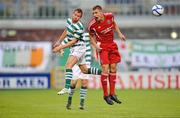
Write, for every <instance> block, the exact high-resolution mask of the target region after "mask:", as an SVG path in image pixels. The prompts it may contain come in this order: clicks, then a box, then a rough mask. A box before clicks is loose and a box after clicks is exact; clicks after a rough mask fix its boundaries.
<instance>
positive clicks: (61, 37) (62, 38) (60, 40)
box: [53, 29, 67, 47]
mask: <svg viewBox="0 0 180 118" xmlns="http://www.w3.org/2000/svg"><path fill="white" fill-rule="evenodd" d="M66 35H67V29H64V31H63V33H62V34H61V36H60V37H59V39H58V40H57V41H56V43H55V44H54V45H53V47H56V46H58V45H60V44H61V42H62V41H63V40H64V39H65V37H66Z"/></svg>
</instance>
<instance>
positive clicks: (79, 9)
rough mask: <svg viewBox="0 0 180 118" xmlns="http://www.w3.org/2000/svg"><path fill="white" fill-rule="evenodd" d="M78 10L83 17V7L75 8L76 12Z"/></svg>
mask: <svg viewBox="0 0 180 118" xmlns="http://www.w3.org/2000/svg"><path fill="white" fill-rule="evenodd" d="M76 11H77V12H78V13H81V17H82V15H83V11H82V9H81V8H77V9H75V10H74V12H76Z"/></svg>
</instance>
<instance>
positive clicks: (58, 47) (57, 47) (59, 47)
mask: <svg viewBox="0 0 180 118" xmlns="http://www.w3.org/2000/svg"><path fill="white" fill-rule="evenodd" d="M61 49H62V45H59V46H56V47H54V48H53V52H54V53H57V52H59V51H60V50H61Z"/></svg>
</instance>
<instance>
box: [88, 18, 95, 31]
mask: <svg viewBox="0 0 180 118" xmlns="http://www.w3.org/2000/svg"><path fill="white" fill-rule="evenodd" d="M95 23H96V20H95V19H94V18H93V19H91V20H90V22H89V24H88V29H90V28H92V27H93V26H94V25H95Z"/></svg>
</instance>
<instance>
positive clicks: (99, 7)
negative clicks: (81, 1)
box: [93, 5, 102, 10]
mask: <svg viewBox="0 0 180 118" xmlns="http://www.w3.org/2000/svg"><path fill="white" fill-rule="evenodd" d="M96 9H99V10H102V7H101V6H100V5H96V6H94V7H93V10H96Z"/></svg>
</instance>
